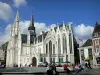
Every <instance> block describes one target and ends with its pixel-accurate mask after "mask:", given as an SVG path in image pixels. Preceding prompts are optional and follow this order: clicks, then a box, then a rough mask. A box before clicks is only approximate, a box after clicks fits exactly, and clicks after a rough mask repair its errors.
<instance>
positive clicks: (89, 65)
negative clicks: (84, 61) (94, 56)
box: [88, 61, 92, 69]
mask: <svg viewBox="0 0 100 75" xmlns="http://www.w3.org/2000/svg"><path fill="white" fill-rule="evenodd" d="M88 67H89V69H92V68H91V64H90V61H88Z"/></svg>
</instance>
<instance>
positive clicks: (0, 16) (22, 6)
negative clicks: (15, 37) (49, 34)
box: [0, 0, 100, 45]
mask: <svg viewBox="0 0 100 75" xmlns="http://www.w3.org/2000/svg"><path fill="white" fill-rule="evenodd" d="M99 7H100V0H0V45H1V44H2V43H4V42H6V41H7V40H8V39H9V33H10V32H9V31H10V25H11V24H13V21H14V18H15V15H16V11H17V9H19V13H20V28H21V32H22V33H27V27H28V25H29V21H30V17H31V14H32V12H33V14H34V20H35V27H36V32H37V34H39V32H40V30H41V29H42V30H46V29H47V27H48V26H50V25H52V24H54V25H55V24H57V23H59V24H61V23H62V22H63V21H64V23H65V24H67V23H68V22H72V23H73V25H72V26H73V31H74V35H75V37H76V39H77V41H78V42H79V43H80V44H82V42H81V41H79V40H78V38H80V39H82V40H83V42H85V41H86V40H87V39H89V38H91V34H92V32H93V28H94V25H95V22H96V21H98V22H99V23H100V8H99Z"/></svg>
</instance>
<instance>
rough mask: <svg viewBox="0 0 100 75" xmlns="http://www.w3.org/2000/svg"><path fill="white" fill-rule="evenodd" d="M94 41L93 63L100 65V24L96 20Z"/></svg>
mask: <svg viewBox="0 0 100 75" xmlns="http://www.w3.org/2000/svg"><path fill="white" fill-rule="evenodd" d="M92 43H93V64H94V65H95V66H97V65H100V24H98V22H96V24H95V27H94V31H93V34H92Z"/></svg>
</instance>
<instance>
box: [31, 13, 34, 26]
mask: <svg viewBox="0 0 100 75" xmlns="http://www.w3.org/2000/svg"><path fill="white" fill-rule="evenodd" d="M30 26H33V27H34V19H33V13H32V16H31V21H30Z"/></svg>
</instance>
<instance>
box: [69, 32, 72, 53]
mask: <svg viewBox="0 0 100 75" xmlns="http://www.w3.org/2000/svg"><path fill="white" fill-rule="evenodd" d="M69 46H70V53H72V37H71V33H70V34H69Z"/></svg>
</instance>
